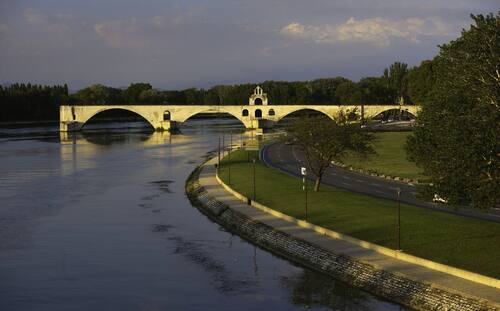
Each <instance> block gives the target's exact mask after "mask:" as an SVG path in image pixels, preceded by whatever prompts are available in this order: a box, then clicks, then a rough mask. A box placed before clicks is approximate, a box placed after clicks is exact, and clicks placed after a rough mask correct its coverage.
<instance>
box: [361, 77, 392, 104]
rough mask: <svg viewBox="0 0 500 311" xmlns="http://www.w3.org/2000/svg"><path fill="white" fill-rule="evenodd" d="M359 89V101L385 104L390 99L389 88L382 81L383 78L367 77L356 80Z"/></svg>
mask: <svg viewBox="0 0 500 311" xmlns="http://www.w3.org/2000/svg"><path fill="white" fill-rule="evenodd" d="M358 86H359V89H360V90H361V103H363V104H387V103H390V102H391V101H392V98H391V96H392V94H391V90H390V89H389V88H388V87H387V85H386V83H384V79H383V78H375V77H367V78H362V79H361V80H359V82H358Z"/></svg>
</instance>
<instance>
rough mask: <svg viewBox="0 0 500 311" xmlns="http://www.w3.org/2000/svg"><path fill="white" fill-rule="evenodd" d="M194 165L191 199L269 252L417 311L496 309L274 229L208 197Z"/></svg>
mask: <svg viewBox="0 0 500 311" xmlns="http://www.w3.org/2000/svg"><path fill="white" fill-rule="evenodd" d="M200 171H201V168H197V169H196V170H195V171H193V173H192V174H191V175H190V177H189V178H188V180H187V182H186V193H187V195H188V197H189V199H190V201H191V203H192V204H193V205H194V206H196V207H197V208H198V209H199V210H200V211H202V212H203V213H204V214H206V215H207V216H208V217H209V218H211V219H212V220H214V221H215V222H217V223H219V224H221V225H222V226H224V227H225V228H227V229H229V230H230V231H232V232H234V233H236V234H238V235H240V236H242V237H243V238H245V239H248V240H250V241H252V242H253V243H255V244H257V245H259V246H260V247H262V248H265V249H267V250H269V251H271V252H273V253H276V254H278V255H280V256H282V257H285V258H287V259H288V260H290V261H293V262H296V263H299V264H301V265H303V266H306V267H309V268H311V269H313V270H316V271H319V272H322V273H325V274H328V275H330V276H332V277H334V278H335V279H338V280H340V281H343V282H346V283H348V284H350V285H351V286H354V287H357V288H360V289H363V290H365V291H367V292H370V293H372V294H375V295H377V296H380V297H383V298H385V299H389V300H391V301H394V302H396V303H399V304H402V305H405V306H408V307H410V308H413V309H417V310H466V311H473V310H497V309H496V308H495V307H493V306H489V305H488V304H487V303H486V302H482V301H478V300H475V299H472V298H468V297H463V296H461V295H458V294H455V293H450V292H447V291H445V290H443V289H440V288H436V287H433V286H431V285H428V284H424V283H420V282H416V281H413V280H410V279H408V278H406V277H403V276H400V275H396V274H393V273H390V272H387V271H384V270H379V269H376V268H374V267H372V266H371V265H368V264H366V263H362V262H359V261H357V260H354V259H352V258H350V257H347V256H344V255H337V254H334V253H332V252H331V251H327V250H325V249H322V248H320V247H318V246H316V245H313V244H311V243H308V242H306V241H303V240H300V239H297V238H295V237H292V236H290V235H288V234H286V233H283V232H281V231H277V230H274V229H273V228H272V227H269V226H267V225H265V224H263V223H260V222H257V221H255V220H253V219H251V218H250V217H248V216H246V215H244V214H241V213H239V212H236V211H234V210H232V209H231V208H229V207H228V206H226V205H224V204H222V203H221V202H219V201H217V200H215V199H214V198H211V197H210V196H209V195H208V193H207V191H206V190H205V189H204V188H203V187H202V186H201V185H200V183H199V181H198V176H199V173H200Z"/></svg>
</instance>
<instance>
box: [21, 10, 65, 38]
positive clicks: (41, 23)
mask: <svg viewBox="0 0 500 311" xmlns="http://www.w3.org/2000/svg"><path fill="white" fill-rule="evenodd" d="M23 17H24V20H25V21H26V22H27V23H28V24H31V25H33V26H36V27H37V28H38V29H39V30H45V31H47V32H59V33H62V32H67V31H69V30H70V23H71V22H72V21H73V16H72V15H68V14H51V15H49V14H45V13H42V12H40V11H37V10H35V9H33V8H27V9H26V10H24V11H23Z"/></svg>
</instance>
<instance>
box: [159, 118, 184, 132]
mask: <svg viewBox="0 0 500 311" xmlns="http://www.w3.org/2000/svg"><path fill="white" fill-rule="evenodd" d="M154 128H155V131H158V132H163V131H170V132H172V131H176V130H178V129H179V122H177V121H170V120H165V121H159V122H158V123H157V124H155V126H154Z"/></svg>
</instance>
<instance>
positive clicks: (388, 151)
mask: <svg viewBox="0 0 500 311" xmlns="http://www.w3.org/2000/svg"><path fill="white" fill-rule="evenodd" d="M410 134H411V133H410V132H382V133H376V134H375V138H376V140H375V141H374V149H375V151H376V152H377V154H376V155H372V156H369V157H368V158H361V157H359V156H356V155H352V154H349V155H348V156H346V157H345V159H343V160H342V162H344V163H345V164H347V165H350V166H353V167H356V168H362V169H364V170H372V171H375V172H377V173H381V174H385V175H390V176H399V177H405V178H411V179H423V178H424V176H423V175H422V171H421V170H420V169H419V168H418V167H417V166H416V165H415V163H413V162H410V161H409V160H408V159H407V158H406V150H405V143H406V138H407V137H408V136H409V135H410Z"/></svg>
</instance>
